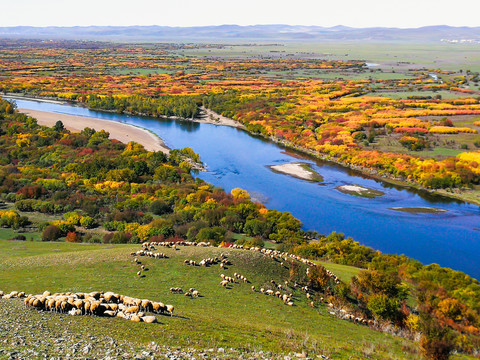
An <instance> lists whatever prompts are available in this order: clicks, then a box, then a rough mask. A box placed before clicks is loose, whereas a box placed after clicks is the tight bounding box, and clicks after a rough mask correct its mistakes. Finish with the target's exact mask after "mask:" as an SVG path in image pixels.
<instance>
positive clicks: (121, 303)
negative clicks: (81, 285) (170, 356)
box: [0, 291, 174, 324]
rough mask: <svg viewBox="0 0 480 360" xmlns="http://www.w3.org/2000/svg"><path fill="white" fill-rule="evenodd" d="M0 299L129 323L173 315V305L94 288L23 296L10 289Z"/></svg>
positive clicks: (154, 320) (35, 307)
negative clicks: (159, 315)
mask: <svg viewBox="0 0 480 360" xmlns="http://www.w3.org/2000/svg"><path fill="white" fill-rule="evenodd" d="M0 298H1V299H13V298H23V299H24V303H25V306H27V307H28V308H32V309H37V310H42V311H51V312H57V313H65V314H70V315H94V316H106V317H119V318H123V319H126V320H130V321H133V322H145V323H147V324H151V323H156V322H157V318H156V317H155V316H153V315H146V314H145V313H147V312H148V313H155V314H169V315H170V316H172V315H173V311H174V306H173V305H165V304H163V303H161V302H156V301H151V300H148V299H137V298H132V297H130V296H126V295H120V294H116V293H113V292H111V291H109V292H105V293H103V292H99V291H94V292H90V293H71V292H67V293H55V294H51V293H50V292H49V291H45V292H43V294H39V295H32V294H29V295H26V294H25V292H23V291H21V292H18V291H12V292H11V293H9V294H4V292H3V291H0Z"/></svg>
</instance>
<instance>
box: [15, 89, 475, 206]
mask: <svg viewBox="0 0 480 360" xmlns="http://www.w3.org/2000/svg"><path fill="white" fill-rule="evenodd" d="M6 96H11V97H13V98H15V97H16V98H18V99H26V100H34V101H43V102H45V101H46V102H60V103H61V102H62V101H61V100H59V99H51V98H42V97H29V96H25V95H18V94H15V95H8V94H6ZM77 104H78V103H77ZM79 105H80V104H79ZM79 105H77V106H79ZM201 110H202V112H203V116H202V117H201V118H195V119H183V118H178V117H170V118H172V119H178V120H183V121H191V122H198V123H209V124H214V125H220V126H229V127H235V128H238V129H242V130H244V131H246V132H248V133H249V134H252V133H251V132H249V131H248V130H247V129H246V127H245V126H244V125H243V124H242V123H241V122H239V121H236V120H234V119H231V118H227V117H225V116H223V115H220V114H218V113H216V112H215V111H213V110H211V109H207V108H205V107H203V106H202V108H201ZM28 111H30V110H28ZM32 111H33V110H32ZM100 111H102V110H100ZM59 115H61V114H59ZM132 115H134V114H132ZM217 119H218V120H217ZM98 120H99V121H109V120H102V119H98ZM114 123H115V122H114ZM52 125H53V124H52ZM52 125H50V126H52ZM90 127H91V126H90ZM132 127H134V126H133V125H132ZM92 128H93V127H92ZM134 128H135V127H134ZM95 129H96V128H95ZM142 130H145V129H142ZM145 131H146V132H148V130H145ZM150 135H151V136H155V137H157V136H156V135H154V134H150ZM252 135H259V136H261V137H263V138H265V139H267V140H270V141H273V142H275V143H277V144H280V145H282V146H284V147H286V148H290V149H293V150H296V151H299V152H301V153H304V154H306V155H309V156H313V157H314V158H316V159H319V160H322V161H329V162H332V163H335V164H337V165H340V166H342V167H344V168H347V169H351V170H354V171H358V172H359V173H360V174H363V175H366V176H369V177H371V178H374V179H377V180H380V181H383V182H386V183H390V184H393V185H396V186H401V187H403V188H406V189H409V188H410V189H415V190H420V191H425V192H428V193H431V194H435V195H438V196H441V197H445V198H449V199H455V200H460V201H464V202H466V203H470V204H474V205H478V206H480V195H477V193H476V191H474V190H467V189H455V190H454V191H453V192H449V191H447V190H446V189H435V190H432V189H427V188H424V187H422V186H421V185H418V184H416V183H413V182H409V181H406V180H402V179H398V178H394V177H393V176H386V175H385V174H382V175H380V174H378V173H377V172H376V171H375V170H374V169H369V168H364V167H361V166H355V165H351V164H348V163H345V162H343V161H340V160H337V159H335V158H332V157H330V156H326V155H322V154H318V153H315V152H314V151H312V150H309V149H306V148H302V147H300V146H297V145H295V144H292V143H290V142H288V141H285V140H280V139H277V138H275V137H273V136H264V135H261V134H252ZM157 138H158V137H157ZM158 139H159V140H160V142H161V147H162V148H163V150H154V151H162V152H165V153H168V151H169V150H170V149H168V147H166V146H165V144H164V143H163V141H162V140H161V139H160V138H158ZM118 140H120V139H118ZM126 140H127V142H128V141H136V140H133V139H126ZM120 141H121V140H120ZM122 142H123V141H122ZM136 142H138V143H140V141H136ZM142 145H143V143H142Z"/></svg>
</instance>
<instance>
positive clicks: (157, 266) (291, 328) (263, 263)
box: [0, 240, 419, 359]
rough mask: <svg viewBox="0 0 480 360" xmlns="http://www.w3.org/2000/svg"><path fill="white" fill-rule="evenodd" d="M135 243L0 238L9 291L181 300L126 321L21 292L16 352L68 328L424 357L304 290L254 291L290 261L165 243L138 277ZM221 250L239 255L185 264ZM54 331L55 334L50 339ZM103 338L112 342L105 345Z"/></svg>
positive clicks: (246, 347)
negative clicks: (288, 299) (36, 304)
mask: <svg viewBox="0 0 480 360" xmlns="http://www.w3.org/2000/svg"><path fill="white" fill-rule="evenodd" d="M138 248H139V246H138V245H92V244H71V243H41V242H30V241H27V242H21V241H3V240H2V241H0V254H1V257H0V272H1V274H2V279H1V282H0V284H1V288H2V290H3V291H12V290H19V289H21V290H24V291H26V292H27V293H41V292H43V291H44V290H48V291H51V292H52V293H53V292H66V291H72V292H78V291H85V292H88V291H93V290H100V291H108V290H111V291H115V292H119V293H122V294H126V295H132V296H137V297H140V298H149V299H152V300H158V301H163V302H165V303H171V304H174V305H175V307H176V310H175V316H173V317H160V318H159V320H160V323H159V324H154V325H149V326H147V325H146V324H137V323H132V322H129V321H125V320H122V319H104V318H93V317H73V318H72V317H70V316H69V315H62V314H56V313H52V314H43V313H37V312H36V311H35V310H28V311H26V310H25V309H24V307H23V304H21V303H20V300H1V301H2V303H1V304H2V306H1V308H2V309H3V315H4V316H3V321H11V320H12V319H11V317H17V315H16V312H18V313H19V314H18V316H20V317H21V319H22V321H21V322H19V323H18V326H17V330H16V331H17V332H18V333H20V334H23V335H22V336H23V337H22V339H23V340H22V342H23V345H21V344H17V347H16V349H17V350H15V351H20V352H21V351H22V346H25V347H26V346H27V345H28V344H30V342H29V340H28V339H29V337H31V336H33V335H32V334H31V332H34V334H35V336H38V337H42V336H44V335H45V336H46V334H52V333H55V334H57V335H60V337H61V338H65V335H62V334H63V333H68V334H73V335H74V336H75V338H76V341H77V342H76V343H75V344H73V345H72V347H71V348H75V346H76V347H77V348H78V347H80V348H81V349H83V348H84V346H87V345H88V343H90V342H91V340H89V336H91V335H92V334H93V336H94V337H95V339H97V338H104V337H107V343H113V344H118V349H119V350H118V351H120V350H121V351H127V352H128V351H133V352H138V353H139V354H140V353H142V352H143V351H146V352H147V353H148V352H152V351H154V350H152V341H153V342H155V344H156V345H158V346H159V348H158V349H160V350H159V351H160V352H162V351H163V352H168V351H169V350H168V349H169V348H164V347H162V346H167V347H173V348H176V349H191V348H193V349H196V350H194V351H201V350H202V349H210V348H212V349H214V350H215V351H217V350H218V349H220V348H227V349H230V348H232V349H233V350H232V351H234V353H231V356H232V358H238V357H239V351H240V352H245V353H246V354H247V355H248V354H252V353H254V352H257V353H258V352H260V351H263V352H264V353H263V355H264V356H265V357H269V356H270V357H274V356H275V355H273V354H286V353H306V354H308V356H311V357H315V356H317V355H318V356H321V355H324V356H326V357H328V358H331V359H364V358H377V359H412V358H416V357H418V356H419V355H418V354H417V350H416V348H417V344H415V342H413V341H409V340H406V339H403V338H400V337H393V336H391V335H388V334H384V333H380V332H377V331H375V330H372V329H370V328H368V327H365V326H360V325H355V324H353V323H350V322H347V321H343V320H339V319H337V318H335V317H333V316H331V315H330V314H329V312H328V310H327V309H328V308H327V307H326V306H325V305H323V304H322V305H319V306H318V307H317V308H311V307H310V306H308V304H307V299H306V298H305V297H304V296H302V293H301V292H299V291H294V301H295V304H296V305H295V306H293V307H288V306H285V305H284V304H283V303H282V302H281V301H279V300H278V299H277V298H275V297H269V296H265V295H263V294H261V293H260V292H258V291H257V292H255V293H254V292H252V290H251V289H250V287H251V285H252V284H253V285H255V286H256V287H257V289H258V288H260V287H261V286H266V285H268V284H269V282H270V279H274V280H275V281H277V282H279V281H284V280H285V279H288V278H289V270H288V269H287V268H282V267H280V265H279V264H278V263H277V262H275V261H273V260H270V259H269V258H264V257H263V255H262V254H259V253H256V252H250V251H245V250H236V249H222V248H200V247H180V249H179V250H176V251H175V250H173V249H162V251H164V252H165V253H166V254H167V255H168V256H169V257H170V258H169V259H162V260H159V259H152V258H141V259H140V260H141V261H142V263H143V264H144V265H145V266H146V268H148V271H146V272H145V274H146V276H145V277H143V278H139V277H137V276H136V271H137V268H138V265H135V264H134V263H133V262H132V257H131V256H130V252H132V251H135V250H137V249H138ZM222 252H223V253H225V254H228V259H229V260H230V261H231V263H232V265H230V266H228V269H221V268H220V267H217V266H212V267H207V268H206V267H191V266H186V265H184V264H183V261H184V260H185V259H194V260H196V261H199V260H201V259H202V258H205V257H209V256H214V255H220V253H222ZM322 264H323V263H322ZM325 265H326V266H327V267H330V266H333V267H330V268H331V269H332V270H333V271H336V272H338V273H339V276H340V277H341V278H342V279H348V278H350V277H351V276H353V275H355V274H356V273H357V271H358V269H356V268H353V267H347V266H342V265H330V264H328V263H325ZM222 272H223V273H225V274H227V275H231V274H233V273H234V272H237V273H240V274H243V275H244V276H246V277H247V278H248V279H249V280H250V282H251V284H234V285H233V286H232V287H231V288H230V289H225V288H222V287H221V286H220V285H219V280H220V274H221V273H222ZM172 286H179V287H182V288H184V289H185V288H187V289H188V288H189V287H194V288H196V289H198V290H199V291H200V293H201V294H202V297H199V298H196V299H191V298H187V297H185V296H182V295H177V294H172V293H170V292H169V288H170V287H172ZM7 304H8V305H7ZM47 315H48V316H47ZM32 324H38V327H34V328H33V329H32V328H30V330H29V331H27V330H26V327H29V326H30V327H31V325H32ZM62 331H63V332H62ZM14 333H15V332H1V330H0V341H3V342H4V343H5V344H11V343H12V342H13V341H14V340H15V339H13V338H12V336H13V334H14ZM48 339H50V337H48ZM53 339H55V336H52V337H51V339H50V340H48V341H50V342H51V341H54V340H53ZM48 341H47V342H48ZM93 343H96V342H95V341H93ZM78 344H80V345H78ZM102 344H103V342H102ZM47 345H48V346H47ZM54 345H55V343H53V344H43V345H42V346H43V348H42V346H39V348H38V349H36V351H37V352H40V353H49V355H52V356H59V355H61V354H58V353H57V354H54V353H51V352H56V351H62V350H61V349H60V348H59V347H58V346H54ZM57 345H58V344H57ZM97 345H98V344H97ZM105 346H106V347H107V348H108V344H107V345H105ZM97 347H98V349H102V348H103V347H102V346H99V345H98V346H97ZM14 348H15V347H14ZM67 348H68V347H67ZM71 348H68V349H70V350H71ZM95 349H97V348H94V349H93V350H92V351H96V350H95ZM125 349H127V350H125ZM158 349H157V350H158ZM70 350H68V351H70ZM12 351H14V350H12ZM66 351H67V350H66ZM82 351H83V350H82ZM112 351H113V350H112ZM65 354H67V353H65ZM65 354H64V355H65ZM268 354H270V355H268ZM226 355H228V351H227V354H226ZM226 355H225V356H226ZM1 356H2V354H0V357H1ZM261 356H262V355H260V357H261ZM247 357H248V356H247Z"/></svg>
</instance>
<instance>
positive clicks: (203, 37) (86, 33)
mask: <svg viewBox="0 0 480 360" xmlns="http://www.w3.org/2000/svg"><path fill="white" fill-rule="evenodd" d="M0 38H23V39H25V38H28V39H82V40H135V41H141V40H143V41H182V42H190V41H220V40H222V41H225V40H229V41H236V40H240V41H244V40H257V41H418V42H425V41H427V42H439V41H442V40H443V41H448V42H461V41H463V42H480V27H451V26H446V25H439V26H426V27H421V28H415V29H398V28H380V27H377V28H350V27H346V26H335V27H329V28H327V27H320V26H300V25H298V26H292V25H252V26H239V25H221V26H201V27H169V26H73V27H54V26H51V27H31V26H15V27H0Z"/></svg>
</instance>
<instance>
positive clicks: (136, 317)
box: [129, 315, 142, 322]
mask: <svg viewBox="0 0 480 360" xmlns="http://www.w3.org/2000/svg"><path fill="white" fill-rule="evenodd" d="M129 319H130V321H133V322H141V321H142V318H141V317H140V316H138V315H131V316H130V317H129Z"/></svg>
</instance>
